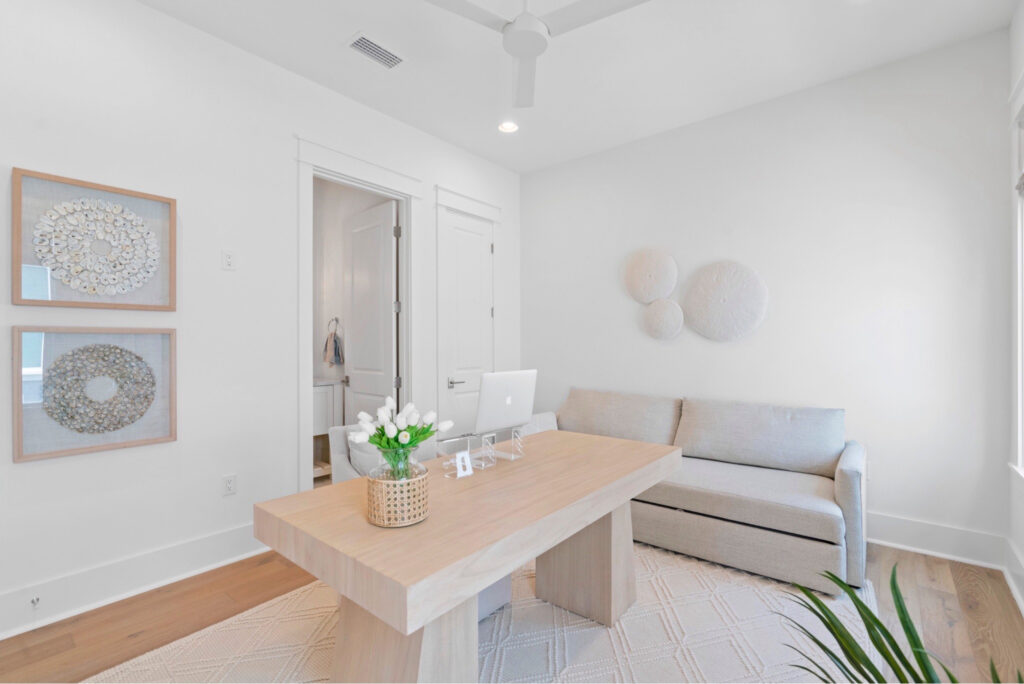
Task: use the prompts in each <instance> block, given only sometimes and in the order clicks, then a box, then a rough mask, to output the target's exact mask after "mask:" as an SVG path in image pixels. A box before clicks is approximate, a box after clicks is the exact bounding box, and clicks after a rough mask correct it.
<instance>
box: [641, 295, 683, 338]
mask: <svg viewBox="0 0 1024 684" xmlns="http://www.w3.org/2000/svg"><path fill="white" fill-rule="evenodd" d="M644 330H646V331H647V334H648V335H650V336H651V337H653V338H655V339H658V340H671V339H672V338H674V337H676V336H677V335H678V334H679V333H680V332H682V331H683V310H682V309H681V308H679V305H678V304H676V303H675V302H674V301H672V300H671V299H655V300H654V301H653V302H651V303H650V304H648V305H647V306H646V307H644Z"/></svg>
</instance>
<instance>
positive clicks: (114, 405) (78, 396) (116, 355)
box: [43, 344, 156, 434]
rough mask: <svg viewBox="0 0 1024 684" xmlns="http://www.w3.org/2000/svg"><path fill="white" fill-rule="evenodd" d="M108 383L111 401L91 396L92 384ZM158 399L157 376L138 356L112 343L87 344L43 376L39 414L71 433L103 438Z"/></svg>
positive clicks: (57, 362) (59, 358) (58, 361)
mask: <svg viewBox="0 0 1024 684" xmlns="http://www.w3.org/2000/svg"><path fill="white" fill-rule="evenodd" d="M103 379H108V380H112V381H113V384H114V385H115V386H116V388H115V389H114V391H113V392H112V393H111V395H110V396H107V397H100V398H94V396H90V395H92V394H93V392H91V391H90V383H92V382H93V381H96V380H103ZM155 397H156V377H155V376H154V374H153V369H152V368H150V367H149V364H148V363H146V362H145V361H144V360H143V359H142V357H141V356H139V355H138V354H136V353H135V352H133V351H129V350H128V349H125V348H124V347H119V346H117V345H114V344H89V345H86V346H84V347H78V348H76V349H72V350H71V351H69V352H67V353H65V354H62V355H61V356H59V357H58V358H57V360H55V361H54V362H53V364H51V365H50V367H49V368H47V369H46V373H45V374H44V377H43V410H44V411H46V414H47V415H48V416H50V418H52V419H53V420H55V421H57V422H58V423H60V424H61V425H63V426H64V427H66V428H67V429H69V430H74V431H75V432H80V433H86V434H102V433H105V432H113V431H115V430H120V429H121V428H123V427H127V426H129V425H131V424H132V423H134V422H135V421H137V420H139V418H142V416H144V415H145V414H146V411H148V410H149V407H150V406H151V405H152V404H153V400H154V398H155Z"/></svg>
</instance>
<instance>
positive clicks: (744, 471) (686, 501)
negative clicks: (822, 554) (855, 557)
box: [636, 456, 846, 544]
mask: <svg viewBox="0 0 1024 684" xmlns="http://www.w3.org/2000/svg"><path fill="white" fill-rule="evenodd" d="M833 492H834V484H833V482H832V480H830V479H829V478H827V477H821V476H820V475H808V474H807V473H794V472H790V471H786V470H774V469H772V468H758V467H755V466H745V465H738V464H736V463H723V462H721V461H709V460H705V459H701V458H688V457H686V456H684V457H682V463H681V464H680V467H679V468H678V469H677V470H676V471H675V472H674V473H673V474H672V475H670V476H669V477H667V478H666V479H664V480H662V481H661V482H659V483H658V484H656V485H654V486H653V487H651V488H650V489H648V490H647V491H646V492H644V493H642V494H640V496H638V497H636V498H637V500H639V501H646V502H647V503H652V504H658V505H660V506H668V507H671V508H677V509H682V510H686V511H690V512H692V513H700V514H703V515H711V516H714V517H716V518H723V519H725V520H731V521H733V522H739V523H745V524H747V525H756V526H758V527H766V528H768V529H772V530H777V531H780V532H788V533H789V534H798V535H800V536H802V537H810V538H812V539H820V540H822V541H827V542H832V543H833V544H840V543H842V542H843V537H844V535H845V533H846V527H845V525H844V523H843V513H842V511H840V510H839V506H838V505H837V504H836V502H835V497H834V494H833Z"/></svg>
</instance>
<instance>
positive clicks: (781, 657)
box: [89, 544, 876, 682]
mask: <svg viewBox="0 0 1024 684" xmlns="http://www.w3.org/2000/svg"><path fill="white" fill-rule="evenodd" d="M636 575H637V590H638V592H637V594H638V595H637V602H636V604H634V605H633V607H632V608H630V609H629V611H627V612H626V613H625V614H624V615H623V616H622V618H621V619H620V620H619V622H618V623H617V624H616V625H615V626H614V627H612V628H607V627H603V626H601V625H599V624H597V623H595V622H592V621H590V620H587V619H586V618H583V617H580V616H578V615H575V614H573V613H570V612H569V611H567V610H563V609H561V608H556V607H555V606H552V605H550V604H548V603H545V602H544V601H541V600H539V599H537V598H536V597H535V596H534V592H533V578H534V575H533V566H532V564H531V565H528V566H526V567H524V568H521V569H520V570H518V571H516V573H515V574H514V576H513V594H512V596H513V597H512V602H511V603H510V604H508V605H507V606H505V607H504V608H502V609H501V610H499V611H498V612H496V613H494V614H493V615H492V616H490V617H489V618H487V619H486V620H484V621H482V622H481V623H480V681H481V682H578V681H579V682H756V681H764V682H793V681H809V680H812V678H810V677H809V675H808V674H807V673H806V672H803V671H802V670H800V669H798V668H796V667H794V663H796V662H798V657H797V656H796V654H795V653H794V652H793V651H792V650H791V649H789V648H787V647H786V644H792V645H795V646H797V647H798V648H800V649H802V650H804V651H806V652H808V653H811V652H813V647H812V645H811V644H810V643H809V640H808V639H807V638H806V637H804V636H803V635H802V634H800V632H799V631H798V630H797V629H795V628H794V627H793V626H792V625H791V624H788V623H787V621H786V620H784V619H783V618H782V617H781V616H779V615H778V614H777V613H782V614H784V615H790V616H792V617H794V618H795V619H797V620H798V621H800V623H801V624H803V625H804V626H806V627H807V628H809V629H811V630H812V631H813V632H815V633H816V634H818V635H819V637H820V638H823V640H826V639H828V640H827V641H826V643H832V642H831V641H830V638H828V637H825V635H824V633H823V630H822V629H821V626H820V625H818V624H814V618H813V617H812V616H810V615H809V614H807V613H806V612H805V611H804V610H803V609H802V608H800V607H799V606H796V605H794V604H793V602H792V600H791V599H790V594H791V593H792V592H793V588H792V587H791V586H790V585H787V584H783V583H781V582H775V581H773V580H769V579H766V578H764V577H760V576H757V575H751V574H748V573H745V572H741V571H739V570H733V569H731V568H726V567H723V566H720V565H715V564H714V563H708V562H706V561H701V560H697V559H695V558H690V557H689V556H683V555H680V554H677V553H672V552H671V551H665V550H663V549H658V548H654V547H651V546H646V545H644V544H636ZM862 592H863V597H864V600H865V602H866V603H867V604H868V605H869V606H871V607H872V608H876V601H875V596H874V592H873V589H872V587H871V586H870V584H868V586H866V587H865V588H864V589H863V590H862ZM822 598H823V599H824V600H825V601H826V603H828V604H829V605H830V606H831V607H832V609H833V610H834V611H836V613H837V614H838V615H839V616H840V617H842V618H843V619H844V622H846V623H847V624H848V625H850V626H851V631H852V632H853V633H854V635H855V636H856V637H857V639H858V640H859V641H860V642H861V643H862V644H863V645H864V646H865V648H869V646H868V644H867V638H866V635H865V634H864V632H863V628H862V627H861V626H860V620H859V619H857V617H856V611H855V610H854V607H853V605H852V603H851V602H850V601H849V600H848V599H835V598H828V597H822ZM336 623H337V595H336V594H335V593H334V591H333V590H331V589H330V588H329V587H327V586H326V585H324V584H322V583H320V582H313V583H312V584H308V585H306V586H305V587H301V588H299V589H296V590H295V591H292V592H290V593H288V594H285V595H283V596H280V597H278V598H276V599H273V600H272V601H268V602H267V603H264V604H261V605H259V606H256V607H255V608H252V609H251V610H248V611H246V612H244V613H241V614H239V615H236V616H235V617H232V618H229V619H227V620H224V621H223V622H220V623H217V624H215V625H212V626H210V627H207V628H206V629H204V630H202V631H199V632H196V633H195V634H192V635H190V636H188V637H185V638H184V639H180V640H178V641H175V642H173V643H171V644H168V645H167V646H164V647H162V648H158V649H156V650H154V651H150V652H149V653H146V654H145V655H142V656H139V657H138V658H135V659H133V660H129V661H127V662H125V663H122V664H121V665H118V666H117V667H114V668H112V669H110V670H107V671H105V672H101V673H100V674H98V675H96V676H95V677H93V678H92V679H90V680H89V681H95V682H196V681H202V682H289V681H293V682H317V681H326V679H327V677H328V673H329V671H330V661H331V656H332V650H333V647H334V638H335V636H334V628H335V624H336ZM830 671H831V670H830ZM832 672H833V677H834V678H835V679H836V680H837V681H841V678H840V677H838V676H837V674H836V673H834V671H832Z"/></svg>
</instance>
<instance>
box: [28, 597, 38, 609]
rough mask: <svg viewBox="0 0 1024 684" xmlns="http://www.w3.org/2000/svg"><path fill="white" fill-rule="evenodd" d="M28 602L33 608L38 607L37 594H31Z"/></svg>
mask: <svg viewBox="0 0 1024 684" xmlns="http://www.w3.org/2000/svg"><path fill="white" fill-rule="evenodd" d="M28 602H29V603H31V604H32V607H33V608H38V607H39V597H38V596H33V597H32V598H30V599H29V600H28Z"/></svg>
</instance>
